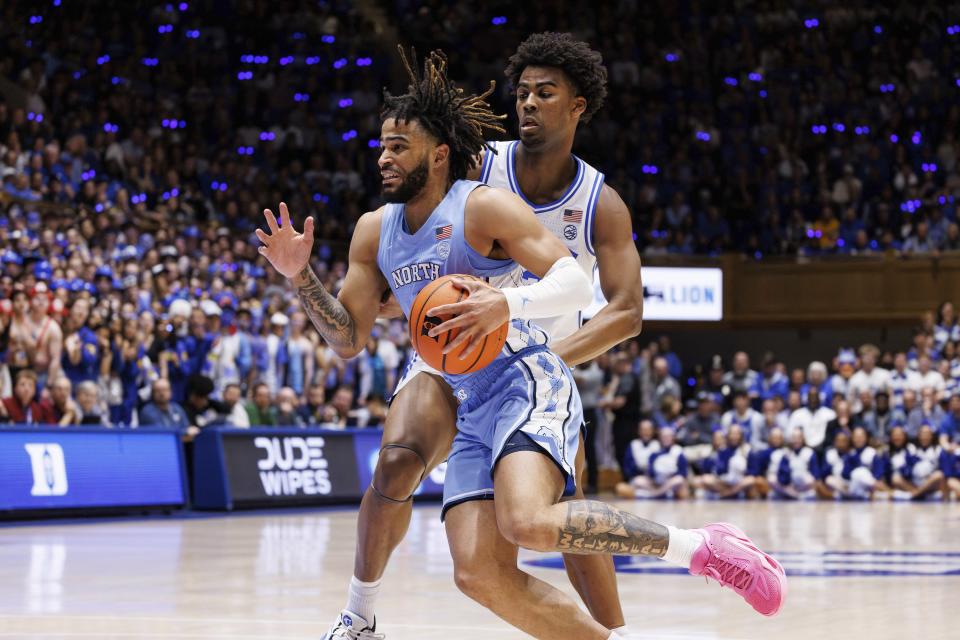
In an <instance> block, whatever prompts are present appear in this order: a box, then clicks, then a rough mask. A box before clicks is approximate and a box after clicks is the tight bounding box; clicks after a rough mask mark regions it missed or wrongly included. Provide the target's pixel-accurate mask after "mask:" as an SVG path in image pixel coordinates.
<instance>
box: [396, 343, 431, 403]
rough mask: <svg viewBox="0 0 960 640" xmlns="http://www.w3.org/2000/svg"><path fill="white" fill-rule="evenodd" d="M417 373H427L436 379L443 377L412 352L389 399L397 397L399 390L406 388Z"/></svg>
mask: <svg viewBox="0 0 960 640" xmlns="http://www.w3.org/2000/svg"><path fill="white" fill-rule="evenodd" d="M419 373H429V374H432V375H435V376H438V377H443V374H442V373H440V372H439V371H437V370H436V369H434V368H433V367H431V366H430V365H428V364H427V363H426V362H425V361H424V360H423V358H421V357H420V354H419V353H417V352H416V351H414V352H413V357H412V358H411V359H410V362H408V363H407V366H406V367H405V368H404V369H403V375H401V376H400V379H399V380H397V388H396V389H394V390H393V396H392V397H391V398H390V399H391V401H392V400H393V398H396V397H397V394H398V393H400V389H403V388H404V387H405V386H407V383H409V382H410V381H411V380H413V379H414V378H415V377H416V376H417V374H419Z"/></svg>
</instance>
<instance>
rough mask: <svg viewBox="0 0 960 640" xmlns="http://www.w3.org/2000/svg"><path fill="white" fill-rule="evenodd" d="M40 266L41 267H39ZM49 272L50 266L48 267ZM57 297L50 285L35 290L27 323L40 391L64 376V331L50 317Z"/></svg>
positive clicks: (37, 287)
mask: <svg viewBox="0 0 960 640" xmlns="http://www.w3.org/2000/svg"><path fill="white" fill-rule="evenodd" d="M38 266H39V265H38ZM48 268H49V263H48ZM52 302H53V294H52V293H51V292H50V288H49V287H48V286H47V283H46V282H38V283H36V284H35V285H34V287H33V292H32V293H31V298H30V313H29V315H28V316H27V321H28V323H29V326H30V331H31V336H30V337H31V341H30V342H29V344H30V350H31V351H32V353H31V354H30V362H31V367H32V368H33V370H34V371H35V372H36V374H37V388H38V389H43V388H44V387H45V386H46V383H47V379H48V378H56V377H57V376H59V375H60V357H61V355H62V354H63V330H62V329H61V328H60V324H59V323H58V322H57V321H56V319H54V318H53V316H51V315H50V308H51V303H52Z"/></svg>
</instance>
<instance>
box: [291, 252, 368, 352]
mask: <svg viewBox="0 0 960 640" xmlns="http://www.w3.org/2000/svg"><path fill="white" fill-rule="evenodd" d="M294 285H296V287H297V296H298V297H299V298H300V302H301V304H302V305H303V310H304V312H305V313H306V314H307V316H309V317H310V321H311V322H313V326H314V327H316V328H317V331H319V332H320V335H322V336H323V338H324V340H326V341H327V342H328V343H329V344H330V346H332V347H350V348H355V347H356V342H357V324H356V322H354V320H353V317H352V316H351V315H350V312H349V311H347V310H346V308H344V306H343V305H342V304H341V303H340V301H339V300H337V299H336V298H334V297H333V296H332V295H330V294H329V293H327V290H326V289H324V288H323V284H322V283H321V282H320V279H319V278H318V277H317V274H315V273H314V272H313V268H312V267H311V266H310V265H309V264H307V266H305V267H304V268H303V270H302V271H300V273H298V274H297V278H296V279H295V280H294Z"/></svg>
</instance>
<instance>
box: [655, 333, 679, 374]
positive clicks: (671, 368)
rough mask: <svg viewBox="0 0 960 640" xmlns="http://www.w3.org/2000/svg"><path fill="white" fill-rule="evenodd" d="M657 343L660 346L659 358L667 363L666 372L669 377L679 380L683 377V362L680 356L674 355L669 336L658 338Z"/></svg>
mask: <svg viewBox="0 0 960 640" xmlns="http://www.w3.org/2000/svg"><path fill="white" fill-rule="evenodd" d="M657 342H658V343H659V346H660V357H661V358H663V359H664V360H666V361H667V371H668V372H669V373H670V377H671V378H673V379H674V380H679V379H680V378H682V377H683V362H681V360H680V356H678V355H677V354H676V353H674V351H673V349H672V345H671V344H670V336H660V338H659V340H658V341H657Z"/></svg>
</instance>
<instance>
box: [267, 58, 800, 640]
mask: <svg viewBox="0 0 960 640" xmlns="http://www.w3.org/2000/svg"><path fill="white" fill-rule="evenodd" d="M404 62H405V63H406V59H405V60H404ZM407 69H408V72H409V73H410V76H411V80H412V83H411V85H410V87H409V92H408V93H407V94H405V95H402V96H389V95H388V96H387V97H386V105H385V108H384V111H383V118H384V120H383V125H382V130H381V144H382V146H383V151H382V153H381V156H380V160H379V164H380V170H381V175H382V187H383V194H384V196H385V199H386V200H388V202H391V204H389V205H387V206H385V207H382V208H380V209H379V210H377V211H375V212H371V213H368V214H365V215H364V216H363V217H362V218H361V219H360V221H359V222H358V223H357V227H356V229H355V232H354V237H353V239H352V241H351V247H350V257H349V267H348V271H347V276H346V278H345V280H344V283H343V287H342V289H341V291H340V293H339V296H338V298H334V297H333V296H331V295H330V294H329V293H327V292H326V291H325V290H324V288H323V286H322V285H321V283H320V281H319V280H318V279H317V277H316V275H315V274H314V272H313V270H312V268H311V267H310V266H309V257H310V252H311V249H312V245H313V228H314V223H313V220H312V218H308V219H307V221H306V223H305V227H304V233H303V234H300V233H297V232H296V231H295V230H294V229H293V226H292V224H291V220H290V215H289V213H288V211H287V209H286V206H285V205H283V204H281V206H280V216H281V223H280V225H279V226H278V225H277V221H276V219H275V217H274V216H273V214H272V212H270V211H269V210H268V211H265V216H266V218H267V224H268V226H269V228H270V233H269V234H268V233H266V232H264V231H262V230H258V232H257V235H258V237H259V238H260V240H261V242H262V243H263V245H264V246H262V247H261V248H260V252H261V253H262V254H263V255H264V256H265V257H266V258H267V259H268V260H269V261H270V262H271V264H273V266H274V268H276V269H277V270H278V271H279V272H280V273H282V274H284V275H285V276H287V277H288V278H290V279H291V280H292V283H293V285H294V286H295V287H296V288H297V290H298V295H299V297H300V300H301V302H302V304H303V307H304V310H305V311H306V312H307V313H308V315H309V316H310V318H311V320H312V321H313V322H314V325H315V326H316V327H317V329H318V330H319V331H320V332H321V334H322V335H323V336H324V338H325V339H326V340H327V342H328V343H330V344H331V346H332V347H333V348H334V349H335V350H336V351H337V353H338V354H339V355H341V356H342V357H350V356H353V355H355V354H356V353H358V352H359V351H360V350H361V349H362V348H363V345H364V344H365V342H366V340H367V338H368V336H369V335H370V332H371V330H372V327H373V324H374V320H375V319H376V316H377V313H378V310H379V301H380V300H382V299H383V295H384V293H385V292H386V290H387V288H388V287H389V288H390V289H391V290H392V291H393V294H394V295H395V296H396V298H397V300H398V301H399V303H400V305H401V307H403V308H404V310H405V311H407V312H409V308H410V306H411V304H412V302H413V299H414V297H415V296H416V294H417V292H418V291H419V290H420V289H422V288H423V287H424V286H425V285H426V284H427V283H429V282H430V281H431V280H432V279H433V278H436V277H438V276H439V275H443V274H445V273H453V272H466V273H471V274H479V275H492V274H494V273H495V272H499V271H506V270H508V269H512V268H514V265H513V264H512V263H513V262H514V261H515V262H517V263H518V264H520V265H521V266H522V267H523V268H524V269H525V270H527V271H530V272H531V273H532V274H534V275H535V276H536V277H537V278H539V280H538V281H537V282H534V283H533V284H530V285H526V286H522V287H518V288H514V289H502V290H501V289H497V288H495V287H492V286H489V285H487V284H486V283H479V282H467V281H462V282H461V285H460V286H461V287H462V288H464V289H466V290H468V291H469V294H470V295H469V297H468V298H467V299H466V300H465V301H463V302H459V303H456V304H451V305H444V306H441V307H436V308H434V309H433V312H434V313H436V314H439V315H446V314H451V315H452V316H454V317H453V318H452V319H451V320H448V321H446V322H444V323H443V324H441V325H440V326H438V327H435V328H434V329H432V330H431V335H436V334H438V333H441V332H443V331H446V330H449V329H450V328H453V327H458V328H459V329H460V335H459V336H458V338H457V339H456V340H454V341H452V342H451V343H450V344H449V345H448V346H447V347H446V348H445V350H446V351H447V352H452V353H456V352H458V347H463V346H464V345H469V344H470V343H471V342H472V341H473V340H476V339H478V338H480V337H482V336H484V335H486V334H487V333H489V332H490V331H492V330H493V329H495V328H496V327H498V326H500V325H501V324H503V323H504V322H507V321H510V322H511V329H510V333H509V336H508V343H507V345H506V346H505V348H504V350H503V352H502V353H501V354H500V355H499V356H498V357H497V359H496V360H495V361H494V362H493V363H492V364H491V365H489V366H488V367H487V368H485V369H483V370H481V371H479V372H476V373H473V374H468V375H465V376H450V375H444V376H443V378H442V382H443V383H445V384H446V385H447V386H448V387H449V388H450V389H452V390H453V391H454V393H455V397H456V398H457V399H458V400H459V406H458V407H457V427H458V433H457V435H456V438H455V439H454V443H453V447H452V451H451V453H450V457H449V459H448V468H447V481H446V483H445V488H444V509H443V513H444V516H445V518H446V521H445V522H446V530H447V538H448V541H449V544H450V550H451V555H452V557H453V561H454V572H455V578H456V582H457V585H458V586H459V587H460V588H461V589H462V590H463V591H464V592H466V593H467V594H468V595H472V596H476V594H477V593H481V591H478V590H477V589H478V587H477V583H478V582H480V581H483V582H486V581H491V582H493V583H494V584H495V585H496V590H495V592H489V591H488V590H487V589H486V587H484V588H483V591H482V593H495V594H496V595H495V596H494V597H492V598H489V599H487V598H483V599H480V598H477V599H478V600H480V601H481V603H482V604H484V605H485V606H486V607H487V608H489V609H491V610H492V611H493V612H494V613H496V614H497V615H499V616H500V617H501V618H503V619H504V620H506V621H507V622H509V623H511V624H513V625H514V626H516V627H517V628H519V629H522V630H523V631H525V632H527V633H529V634H530V635H532V636H534V637H536V638H543V639H547V638H549V639H551V640H575V639H576V640H605V639H607V638H613V639H616V638H622V636H620V635H619V634H618V633H616V632H611V631H610V630H609V629H607V628H606V627H604V626H603V625H601V624H599V623H598V622H596V621H595V620H593V619H592V618H590V617H589V616H588V615H586V614H585V613H584V612H582V611H581V610H580V609H579V607H578V606H577V605H576V603H575V602H574V601H573V600H571V599H570V598H568V597H567V596H565V595H564V594H563V593H562V592H560V591H558V590H556V589H555V588H553V587H551V586H550V585H548V584H546V583H544V582H542V581H540V580H537V579H536V578H534V577H533V576H530V575H529V574H527V573H524V572H523V571H521V570H520V569H519V568H518V567H517V553H518V547H521V546H522V547H525V548H529V549H534V550H539V551H560V552H575V553H581V554H613V553H618V554H629V555H645V556H653V557H659V558H663V559H665V560H668V561H670V562H674V563H677V564H679V565H681V566H685V567H688V568H689V569H690V572H691V573H692V574H694V575H702V576H707V577H711V578H714V579H715V580H717V581H719V582H720V583H721V584H723V585H725V586H730V587H731V588H733V589H734V590H735V591H736V592H737V593H738V594H740V595H741V596H743V597H744V598H745V599H746V600H747V601H748V602H749V603H750V604H751V605H752V606H753V607H754V608H755V609H757V610H758V611H759V612H761V613H763V614H765V615H773V614H775V613H776V612H777V611H779V609H780V607H781V606H782V602H783V597H784V594H785V588H786V584H785V576H784V574H783V569H782V568H781V567H780V566H779V564H778V563H777V562H776V561H775V560H774V559H773V558H772V557H770V556H768V555H766V554H764V553H762V552H761V551H759V550H758V549H757V548H756V547H755V546H753V544H752V543H751V542H750V541H749V539H747V538H746V536H745V534H743V532H741V531H739V530H738V529H736V528H735V527H732V526H731V525H726V524H715V525H708V526H707V527H704V528H703V529H699V530H684V529H677V528H673V527H665V526H662V525H660V524H657V523H654V522H651V521H649V520H645V519H642V518H639V517H637V516H635V515H633V514H630V513H627V512H624V511H621V510H619V509H617V508H615V507H613V506H611V505H607V504H604V503H601V502H596V501H587V500H572V501H569V502H561V497H562V496H563V495H564V494H569V493H570V491H571V490H572V489H573V487H574V485H575V481H574V478H573V460H574V457H575V454H576V449H577V442H578V431H579V428H580V424H581V421H582V411H581V407H580V402H579V396H578V394H577V392H576V388H575V386H574V385H573V382H572V376H571V374H570V372H569V370H568V369H567V368H566V366H565V365H564V364H563V362H562V361H561V360H560V359H559V358H558V357H557V356H556V355H555V354H553V353H552V352H551V351H550V350H549V349H548V348H547V347H546V344H545V343H546V337H545V336H544V335H543V332H542V331H541V330H540V329H538V328H537V327H536V325H534V324H531V323H530V322H529V319H531V318H537V317H554V316H558V315H562V314H566V313H570V312H573V311H576V310H577V309H579V308H582V307H583V306H585V305H586V304H588V303H589V301H590V299H591V298H592V291H591V287H590V283H589V280H588V279H587V278H586V276H585V274H584V273H583V272H582V270H581V269H579V268H578V267H577V265H576V262H575V261H574V260H573V258H572V257H571V256H570V255H569V252H568V250H567V249H566V248H565V247H563V245H562V243H560V242H559V240H557V239H556V238H555V237H554V236H552V235H551V234H550V233H549V232H548V231H547V230H546V229H545V228H544V227H543V226H542V225H541V224H540V223H539V222H537V220H536V218H535V217H534V215H533V214H532V212H531V211H530V209H529V208H528V207H527V206H526V205H525V204H524V203H523V201H522V200H520V199H519V198H518V197H517V196H516V195H514V194H511V193H509V192H506V191H503V190H498V189H491V188H488V187H485V186H483V185H480V184H479V183H475V182H471V181H467V180H464V178H465V176H466V174H467V170H468V168H469V167H470V165H471V164H473V162H474V158H475V157H476V155H477V154H478V153H479V152H480V150H481V148H482V146H483V138H482V132H483V130H484V129H485V128H491V127H492V126H495V123H496V118H495V117H494V116H493V115H492V114H491V113H490V111H489V107H488V105H486V103H485V102H484V101H483V98H484V97H485V96H486V95H487V94H484V95H483V96H479V97H470V98H465V97H463V93H462V91H461V90H459V89H457V88H456V87H455V86H454V85H452V83H451V82H450V81H449V79H448V78H447V76H446V61H445V59H444V58H443V57H442V55H441V54H439V53H433V54H431V55H430V56H429V57H428V59H427V61H426V62H425V64H424V71H423V74H422V75H420V74H417V73H415V72H414V71H413V69H412V68H411V66H410V65H409V64H407ZM447 227H449V229H447ZM438 229H439V230H440V231H439V232H438ZM448 232H449V233H448ZM448 235H449V238H448ZM444 243H447V244H444ZM424 377H425V378H427V377H429V378H431V379H434V380H435V377H434V376H424ZM440 382H441V380H436V382H435V383H433V384H439V383H440ZM426 401H427V400H426V398H420V399H419V402H420V403H424V402H426ZM375 490H377V489H375ZM494 495H495V496H496V499H495V500H494V499H493V498H494ZM325 637H326V638H353V639H371V640H372V639H374V638H382V637H383V636H382V635H381V634H377V633H376V631H375V621H374V620H366V619H359V620H358V619H357V616H356V615H354V612H350V611H347V612H343V613H342V614H341V615H340V617H339V620H338V623H337V625H336V626H335V628H334V629H332V630H331V632H330V633H328V634H327V635H326V636H325Z"/></svg>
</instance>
